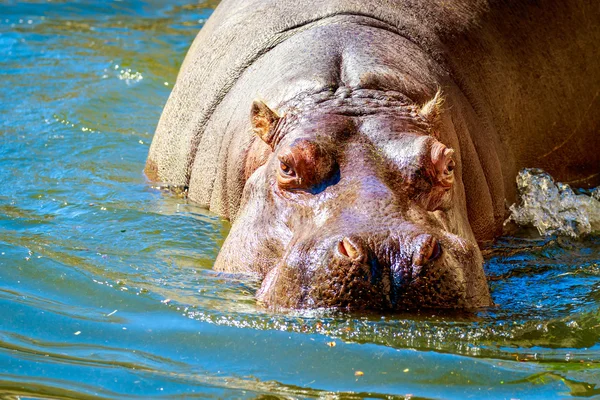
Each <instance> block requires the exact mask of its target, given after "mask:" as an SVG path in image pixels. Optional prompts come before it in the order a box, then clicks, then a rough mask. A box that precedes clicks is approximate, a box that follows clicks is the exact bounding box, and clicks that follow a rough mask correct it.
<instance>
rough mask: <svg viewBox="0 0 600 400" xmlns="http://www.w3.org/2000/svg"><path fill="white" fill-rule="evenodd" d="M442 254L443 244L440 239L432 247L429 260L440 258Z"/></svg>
mask: <svg viewBox="0 0 600 400" xmlns="http://www.w3.org/2000/svg"><path fill="white" fill-rule="evenodd" d="M441 254H442V245H441V244H440V242H439V241H437V240H436V241H435V244H434V245H433V248H432V249H431V255H430V256H429V260H430V261H433V260H435V259H436V258H438V257H439V256H440V255H441Z"/></svg>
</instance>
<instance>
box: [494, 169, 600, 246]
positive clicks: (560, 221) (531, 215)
mask: <svg viewBox="0 0 600 400" xmlns="http://www.w3.org/2000/svg"><path fill="white" fill-rule="evenodd" d="M517 188H518V191H519V198H520V200H521V201H520V203H519V204H518V205H517V204H513V205H512V206H510V216H509V217H508V219H507V220H506V222H505V224H506V223H508V222H510V221H514V222H515V223H517V224H518V225H523V226H534V227H535V228H537V230H538V232H539V233H540V235H554V234H556V235H564V236H571V237H574V238H576V237H580V236H583V235H588V234H590V233H595V232H600V186H598V187H596V188H595V189H592V190H589V191H581V194H577V193H575V191H573V189H572V188H571V187H570V186H569V185H567V184H564V183H561V182H555V181H554V179H553V178H552V177H551V176H550V175H549V174H548V173H546V172H545V171H543V170H541V169H535V168H526V169H523V170H521V171H520V172H519V175H518V176H517Z"/></svg>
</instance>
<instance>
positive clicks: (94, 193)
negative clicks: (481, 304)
mask: <svg viewBox="0 0 600 400" xmlns="http://www.w3.org/2000/svg"><path fill="white" fill-rule="evenodd" d="M215 5H216V3H215V2H200V3H198V2H189V1H185V0H176V1H173V2H161V1H158V0H156V1H152V0H148V1H127V2H126V1H123V2H110V3H105V2H102V3H100V2H99V3H94V2H31V3H29V2H16V1H11V2H8V3H0V51H1V52H2V54H3V57H0V75H1V78H2V82H3V85H2V86H1V87H0V91H1V92H2V99H3V101H2V102H0V179H1V180H2V183H3V184H2V185H0V310H2V311H1V316H2V318H1V319H0V397H1V398H19V397H20V398H64V399H104V398H111V399H122V398H139V399H146V398H165V399H174V398H186V399H189V398H207V397H213V398H259V397H260V396H266V395H272V396H276V397H278V398H344V399H346V398H348V399H351V398H357V399H358V398H365V397H371V398H393V397H394V396H405V395H409V394H410V395H411V396H412V398H413V399H414V398H444V399H451V398H455V399H463V398H466V397H468V396H471V397H475V398H563V397H569V396H588V397H589V396H593V395H600V390H599V389H598V386H600V370H599V368H600V346H599V343H600V314H599V311H598V310H599V309H600V307H599V306H600V255H599V254H600V238H599V237H598V236H593V235H591V236H590V235H588V236H586V237H584V238H579V239H574V238H565V237H559V236H547V237H539V236H538V235H537V234H536V233H535V232H533V233H532V232H530V231H522V232H520V233H518V234H517V235H515V236H514V237H510V238H508V237H507V238H501V239H500V240H499V241H498V242H497V243H495V244H494V245H492V246H490V247H488V248H486V249H484V255H485V258H486V265H485V268H486V273H487V274H488V276H489V277H490V285H491V289H492V296H493V299H494V301H495V303H496V304H497V307H494V308H491V309H488V310H482V311H481V312H478V313H476V314H474V315H473V314H471V315H464V314H459V315H456V314H435V315H434V314H433V313H431V312H423V313H422V314H421V315H403V314H397V315H380V314H377V313H372V314H352V315H348V314H340V313H335V312H332V311H328V310H314V311H310V312H309V311H302V312H289V313H271V312H269V311H267V310H264V309H262V308H261V307H260V306H258V305H257V304H256V302H255V301H254V294H255V292H256V290H257V288H258V282H257V281H256V280H255V279H253V278H252V277H247V276H233V275H227V274H220V273H217V272H214V271H212V270H211V267H212V263H213V261H214V259H215V257H216V255H217V252H218V250H219V248H220V246H221V244H222V243H223V240H224V238H225V237H226V235H227V232H228V229H229V225H228V223H227V222H225V221H222V220H221V219H220V218H218V217H216V216H214V215H212V214H210V213H208V212H206V211H205V210H203V209H201V208H199V207H197V206H196V205H194V204H191V203H189V202H188V201H187V200H186V199H185V198H182V197H180V196H177V195H174V194H171V193H170V192H169V191H167V190H164V189H166V188H163V187H161V186H160V185H157V186H156V187H154V186H152V185H150V184H149V183H148V182H147V181H146V179H145V177H144V176H143V174H142V170H143V167H144V162H145V158H146V155H147V152H148V147H149V144H150V142H151V139H152V133H153V131H154V128H155V126H156V123H157V121H158V118H159V116H160V112H161V109H162V106H163V105H164V103H165V101H166V99H167V97H168V95H169V92H170V90H171V88H172V86H173V84H174V82H175V79H176V74H177V70H178V68H179V65H180V63H181V61H182V60H183V57H184V55H185V51H186V49H187V47H188V46H189V44H190V43H191V40H193V38H194V36H195V34H196V33H197V31H198V29H199V28H200V27H201V26H202V25H203V23H204V22H205V21H206V19H207V18H208V16H209V15H210V13H211V12H212V8H214V6H215ZM536 176H537V178H535V180H541V179H542V178H543V176H542V175H536ZM532 179H534V178H533V175H532ZM543 179H545V178H543ZM532 182H533V181H532ZM548 185H549V184H548ZM526 186H527V187H533V183H528V184H527V185H526ZM524 187H525V186H524ZM548 187H549V188H551V186H548ZM556 190H557V191H555V189H552V188H551V190H549V191H548V192H551V193H556V195H557V196H558V197H560V196H563V197H564V193H566V192H564V190H565V189H564V188H562V189H561V187H560V186H559V187H558V189H556ZM561 190H562V192H561ZM539 193H540V192H539V190H538V191H537V192H536V191H535V190H534V191H533V193H531V196H533V197H531V198H532V199H538V200H539ZM544 195H547V193H545V194H544ZM588 195H589V193H588ZM527 196H529V194H525V197H524V198H525V199H528V198H529V197H527ZM536 196H537V197H536ZM569 196H571V195H570V194H569ZM526 201H529V200H526ZM531 201H532V203H531V204H534V203H533V200H531ZM527 204H530V203H527ZM536 204H539V202H538V203H536ZM536 207H537V206H536ZM560 207H563V208H564V209H565V210H568V212H570V213H572V212H577V210H579V209H574V208H572V207H571V208H569V207H564V206H562V205H561V206H560ZM534 208H535V207H534V206H527V207H525V209H529V210H533V209H534ZM525 209H522V208H521V209H519V208H515V210H522V211H521V212H522V213H524V214H523V215H525V213H526V212H525V211H523V210H525ZM536 210H537V209H536ZM566 215H567V217H568V218H571V219H570V220H569V219H568V218H567V219H565V221H571V222H568V223H567V224H566V225H565V226H567V227H571V228H573V229H578V230H581V229H583V228H582V227H584V225H585V224H583V223H581V222H577V223H573V222H572V221H574V220H573V219H572V214H566ZM575 218H580V216H576V217H575ZM576 221H582V220H579V219H576ZM547 226H548V227H549V226H550V225H547ZM590 226H593V224H592V223H590ZM552 229H557V228H552ZM592 229H594V228H592ZM546 232H547V233H550V232H553V231H551V230H550V228H547V231H546ZM263 398H266V397H263Z"/></svg>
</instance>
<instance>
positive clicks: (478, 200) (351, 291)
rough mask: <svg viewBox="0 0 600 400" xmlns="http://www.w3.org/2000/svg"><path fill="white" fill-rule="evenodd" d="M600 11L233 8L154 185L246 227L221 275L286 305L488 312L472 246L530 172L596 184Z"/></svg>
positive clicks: (174, 114) (167, 138)
mask: <svg viewBox="0 0 600 400" xmlns="http://www.w3.org/2000/svg"><path fill="white" fill-rule="evenodd" d="M550 3H556V4H550ZM598 13H599V12H598V9H597V7H595V6H594V5H593V4H592V2H585V1H576V2H570V3H569V4H562V2H558V1H556V2H546V3H544V6H543V7H538V6H535V5H522V4H508V3H503V4H489V3H488V2H483V1H481V2H464V3H462V2H451V4H449V5H446V6H443V5H437V4H433V3H431V4H430V3H429V2H427V1H411V2H394V3H393V4H392V3H391V2H384V1H376V2H371V3H369V4H368V5H365V4H363V3H362V2H356V3H355V2H352V1H329V2H320V3H319V4H316V5H315V4H313V3H312V2H307V1H296V2H293V3H287V2H275V1H273V2H255V1H239V2H236V1H224V2H223V3H221V4H220V5H219V7H218V8H217V10H216V11H215V13H214V14H213V16H212V17H211V18H210V20H209V21H208V22H207V24H206V26H205V27H204V29H203V30H202V31H201V32H200V34H199V35H198V37H197V39H196V41H195V42H194V44H193V45H192V48H191V49H190V51H189V53H188V56H187V58H186V60H185V62H184V65H183V66H182V70H181V72H180V75H179V77H178V81H177V84H176V86H175V88H174V90H173V93H172V95H171V97H170V99H169V102H168V103H167V105H166V107H165V110H164V112H163V116H162V117H161V120H160V122H159V126H158V128H157V132H156V135H155V138H154V140H153V143H152V147H151V149H150V154H149V158H148V163H147V167H146V173H147V174H148V176H149V177H150V178H151V179H153V180H159V181H163V182H167V183H169V184H171V185H177V186H182V187H187V188H188V194H189V198H190V199H191V200H193V201H196V202H199V203H201V204H203V205H205V206H207V207H209V208H210V209H211V210H212V211H214V212H216V213H218V214H220V215H222V216H224V217H226V218H230V219H231V220H232V221H233V225H232V229H231V232H230V235H229V237H228V238H227V240H226V242H225V244H224V246H223V248H222V250H221V253H220V254H219V257H218V259H217V262H216V265H215V268H217V269H219V270H225V271H230V272H255V273H258V274H259V275H260V276H261V277H263V278H264V281H263V285H262V287H261V289H260V291H259V293H258V298H259V299H260V300H261V301H263V302H265V303H266V304H268V305H270V306H272V307H319V306H327V307H346V308H352V309H356V308H377V309H404V308H415V307H466V308H475V307H482V306H487V305H490V304H491V299H490V296H489V292H488V288H487V282H486V280H485V276H484V274H483V269H482V258H481V254H480V252H479V249H478V247H477V243H478V242H482V241H486V240H490V239H493V238H494V237H495V236H497V235H498V234H500V233H501V231H502V223H503V221H504V219H505V205H506V202H507V201H508V202H510V201H512V200H514V196H515V186H514V177H515V175H516V173H517V171H518V170H519V169H520V168H522V167H541V168H544V169H546V170H547V171H549V172H550V173H551V174H552V175H553V176H555V177H556V178H557V179H558V180H561V181H564V182H574V183H575V184H577V185H580V186H589V185H597V184H599V183H600V182H599V181H600V174H599V172H600V171H599V169H600V167H599V166H600V155H599V154H600V152H599V151H598V150H599V149H600V139H599V135H598V134H597V132H598V129H599V127H600V113H597V112H595V110H596V108H597V106H598V105H599V103H600V100H599V90H600V71H599V69H598V68H597V66H596V64H595V61H596V60H597V59H598V48H597V45H596V43H597V41H598V40H600V33H599V26H598V25H599V24H598V22H597V21H599V20H600V18H599V17H600V16H599V15H598ZM440 89H441V92H440ZM257 98H259V99H262V100H261V101H254V100H255V99H257Z"/></svg>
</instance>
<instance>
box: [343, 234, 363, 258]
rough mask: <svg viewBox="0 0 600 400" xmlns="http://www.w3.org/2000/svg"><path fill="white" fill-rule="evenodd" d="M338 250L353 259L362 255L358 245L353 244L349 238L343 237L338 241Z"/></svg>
mask: <svg viewBox="0 0 600 400" xmlns="http://www.w3.org/2000/svg"><path fill="white" fill-rule="evenodd" d="M338 251H339V252H340V254H342V255H343V256H346V257H348V258H350V259H351V260H356V259H358V258H359V257H360V252H359V251H358V249H357V248H356V246H355V245H354V244H352V242H350V239H348V238H343V239H342V240H341V241H340V242H339V243H338Z"/></svg>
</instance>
